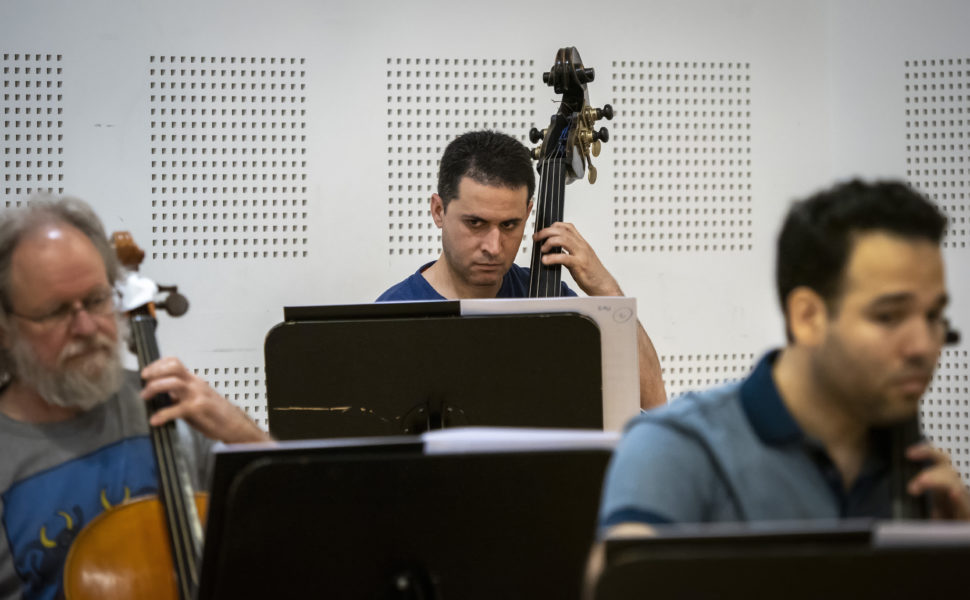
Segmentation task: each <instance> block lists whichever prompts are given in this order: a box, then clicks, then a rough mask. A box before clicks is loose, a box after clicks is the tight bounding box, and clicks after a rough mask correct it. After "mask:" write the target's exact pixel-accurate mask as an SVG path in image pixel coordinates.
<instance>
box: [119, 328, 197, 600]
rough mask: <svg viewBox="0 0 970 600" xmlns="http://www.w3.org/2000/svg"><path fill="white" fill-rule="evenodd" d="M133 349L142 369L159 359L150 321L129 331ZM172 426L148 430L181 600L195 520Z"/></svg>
mask: <svg viewBox="0 0 970 600" xmlns="http://www.w3.org/2000/svg"><path fill="white" fill-rule="evenodd" d="M132 333H133V335H134V336H135V345H136V347H137V350H138V355H139V362H140V363H141V366H142V367H143V368H144V366H146V365H147V364H150V363H151V362H154V360H156V359H157V358H158V356H159V352H158V349H157V345H156V344H155V343H154V339H155V338H154V319H150V318H145V319H138V320H136V322H135V323H134V326H133V327H132ZM163 402H164V400H163V399H162V398H161V397H155V398H153V399H152V400H151V402H150V403H149V405H150V406H151V409H152V414H154V413H155V412H156V411H158V410H159V409H160V408H161V407H162V404H163ZM175 427H176V425H175V423H174V422H173V421H169V422H168V423H165V424H164V425H162V426H158V427H151V434H152V444H153V447H154V448H155V458H156V463H157V466H158V471H159V487H160V497H161V498H162V505H163V506H164V507H165V513H166V523H168V525H169V527H168V530H169V536H170V541H171V544H172V559H173V563H174V566H175V569H176V570H177V572H178V577H177V580H178V583H179V586H180V587H181V588H182V597H183V598H186V599H189V598H191V596H192V591H191V590H192V586H193V585H194V584H195V583H196V582H197V581H198V576H197V574H196V572H195V571H196V565H195V561H194V559H192V558H191V557H194V556H196V555H197V550H196V548H195V546H196V544H195V540H194V538H193V537H192V536H191V535H190V533H191V529H190V527H191V525H190V524H191V521H192V519H198V516H197V515H196V514H195V512H194V511H192V509H194V504H193V505H191V506H189V505H188V504H187V502H190V501H191V500H190V499H187V498H186V497H185V493H186V490H185V488H184V487H183V486H182V485H181V481H180V477H179V470H178V458H177V454H176V452H177V449H176V443H177V442H176V440H175V435H176V430H175Z"/></svg>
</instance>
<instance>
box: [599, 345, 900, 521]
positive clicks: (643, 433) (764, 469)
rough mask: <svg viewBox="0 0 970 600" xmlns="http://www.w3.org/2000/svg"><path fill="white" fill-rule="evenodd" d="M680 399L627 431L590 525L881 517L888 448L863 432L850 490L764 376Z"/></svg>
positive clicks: (767, 369)
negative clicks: (866, 440) (865, 443)
mask: <svg viewBox="0 0 970 600" xmlns="http://www.w3.org/2000/svg"><path fill="white" fill-rule="evenodd" d="M777 356H778V352H777V351H776V352H772V353H770V354H768V355H766V356H765V357H764V358H762V359H761V361H759V363H758V365H757V366H756V367H755V369H754V371H753V372H752V373H751V375H750V376H749V377H748V378H747V379H745V380H744V381H742V382H739V383H733V384H728V385H725V386H722V387H719V388H715V389H712V390H708V391H704V392H695V393H689V394H687V395H685V396H683V397H681V398H680V399H678V400H676V401H674V402H673V403H672V404H670V405H668V406H666V407H664V408H661V409H657V410H653V411H649V412H646V413H643V414H641V415H639V416H638V417H636V418H635V419H633V420H632V421H631V422H630V424H629V425H628V426H627V430H626V432H625V433H624V436H623V439H622V440H621V442H620V444H619V446H618V447H617V449H616V452H615V453H614V455H613V459H612V462H611V463H610V467H609V470H608V472H607V475H606V480H605V482H604V488H603V499H602V503H601V507H600V525H601V526H603V527H608V526H611V525H616V524H618V523H623V522H630V521H632V522H641V523H649V524H664V523H704V522H713V521H784V520H801V519H833V518H849V517H875V518H889V517H890V516H891V512H892V509H891V501H890V468H889V467H890V444H889V435H888V432H887V431H884V430H876V429H874V430H872V432H871V435H870V444H871V446H870V451H869V452H868V453H867V458H866V460H865V463H864V464H863V467H862V471H861V472H860V474H859V476H858V478H857V479H856V481H855V482H853V484H852V487H851V489H845V486H844V485H843V484H842V479H841V475H840V474H839V471H838V469H837V468H836V466H835V464H834V463H833V462H832V460H831V459H830V458H829V456H828V454H827V453H826V451H825V449H824V447H823V446H822V445H821V443H819V442H818V441H817V440H814V439H812V438H810V437H808V436H807V435H805V433H804V432H803V431H802V430H801V428H800V427H799V426H798V423H796V422H795V419H794V418H793V417H792V415H791V413H789V412H788V409H787V408H786V406H785V404H784V402H782V399H781V396H780V395H779V393H778V388H777V387H776V386H775V382H774V379H773V377H772V375H771V370H772V365H773V364H774V361H775V359H776V358H777Z"/></svg>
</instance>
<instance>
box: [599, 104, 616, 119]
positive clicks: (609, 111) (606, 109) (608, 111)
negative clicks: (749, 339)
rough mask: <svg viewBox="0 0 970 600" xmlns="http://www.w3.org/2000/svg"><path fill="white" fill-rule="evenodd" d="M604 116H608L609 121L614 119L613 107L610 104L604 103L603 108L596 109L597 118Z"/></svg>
mask: <svg viewBox="0 0 970 600" xmlns="http://www.w3.org/2000/svg"><path fill="white" fill-rule="evenodd" d="M603 117H606V120H607V121H612V120H613V107H612V106H610V105H609V104H604V105H603V108H597V109H596V118H597V120H598V119H602V118H603Z"/></svg>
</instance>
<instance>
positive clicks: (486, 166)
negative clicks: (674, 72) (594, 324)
mask: <svg viewBox="0 0 970 600" xmlns="http://www.w3.org/2000/svg"><path fill="white" fill-rule="evenodd" d="M534 191H535V174H534V172H533V170H532V158H531V155H530V153H529V150H528V149H527V148H526V147H525V146H523V145H522V144H521V143H519V142H518V141H517V140H516V139H514V138H512V137H510V136H508V135H505V134H502V133H497V132H494V131H472V132H469V133H465V134H463V135H460V136H458V137H457V138H455V139H454V140H452V142H451V143H450V144H448V147H447V148H445V152H444V155H443V156H442V157H441V165H440V167H439V172H438V193H436V194H432V196H431V217H432V218H433V219H434V222H435V225H437V226H438V228H439V229H441V246H442V252H441V255H440V256H439V257H438V260H436V261H434V262H431V263H428V264H425V265H423V266H422V267H421V268H420V269H418V270H417V272H415V273H414V274H413V275H411V276H410V277H408V278H407V279H405V280H404V281H402V282H401V283H398V284H397V285H395V286H393V287H391V288H390V289H388V290H387V291H386V292H384V293H383V294H381V296H380V297H379V298H378V299H377V301H378V302H387V301H407V300H443V299H457V298H521V297H525V296H528V291H529V269H523V268H521V267H519V266H517V265H515V264H514V262H513V261H514V260H515V256H516V254H517V253H518V250H519V244H520V243H521V241H522V235H523V231H524V229H525V225H526V221H527V220H528V218H529V213H530V212H531V210H532V195H533V192H534ZM532 239H533V243H535V244H541V245H542V246H541V248H542V251H543V252H544V253H545V254H544V255H543V258H542V262H543V264H544V265H557V264H558V265H562V266H564V267H566V268H567V269H569V273H570V274H571V275H572V277H573V280H574V281H575V282H576V284H577V285H579V287H580V289H582V290H583V291H584V292H585V293H586V294H588V295H590V296H622V295H623V291H622V290H621V289H620V286H619V284H618V283H617V282H616V279H614V278H613V276H612V275H610V273H609V271H607V270H606V268H605V267H604V266H603V263H601V262H600V260H599V258H598V257H597V256H596V253H595V252H593V249H592V248H591V247H590V245H589V244H588V243H587V242H586V240H585V239H583V237H582V236H581V235H580V234H579V232H578V231H577V230H576V227H575V226H574V225H572V224H571V223H554V224H552V225H551V226H549V227H547V228H545V229H543V230H542V231H539V232H538V233H536V234H535V235H533V237H532ZM556 247H561V248H562V249H563V252H562V253H555V252H550V251H551V250H552V249H553V248H556ZM562 295H566V296H575V295H576V293H575V292H573V291H572V290H571V289H569V288H568V287H567V286H566V285H565V284H562ZM637 351H638V355H639V363H640V406H641V408H643V409H647V408H652V407H654V406H659V405H661V404H664V403H665V402H666V401H667V396H666V392H665V391H664V387H663V380H662V379H661V375H660V360H659V359H658V358H657V352H656V350H654V347H653V343H652V342H651V341H650V338H649V336H647V333H646V331H645V330H644V329H643V326H642V325H640V326H639V327H638V333H637Z"/></svg>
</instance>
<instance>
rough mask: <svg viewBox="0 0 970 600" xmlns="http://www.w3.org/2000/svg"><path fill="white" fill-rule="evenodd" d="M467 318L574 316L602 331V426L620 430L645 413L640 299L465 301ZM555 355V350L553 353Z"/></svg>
mask: <svg viewBox="0 0 970 600" xmlns="http://www.w3.org/2000/svg"><path fill="white" fill-rule="evenodd" d="M460 302H461V314H462V315H494V314H509V313H512V314H515V313H519V314H521V313H542V312H546V313H548V312H575V313H580V314H582V315H586V316H588V317H590V318H592V319H593V320H594V321H595V322H596V325H597V326H598V327H599V330H600V344H601V346H602V374H603V428H604V429H605V430H607V431H621V430H622V429H623V426H624V425H625V424H626V422H627V421H628V420H629V419H630V418H632V417H634V416H636V415H637V414H639V412H640V372H639V362H638V358H637V301H636V298H627V297H613V296H610V297H605V296H593V297H588V298H579V297H568V298H494V299H485V300H482V299H475V300H461V301H460ZM552 351H556V349H552Z"/></svg>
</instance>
